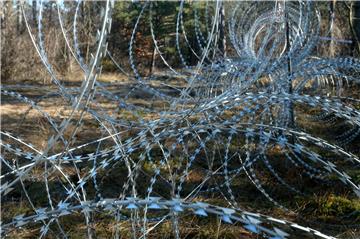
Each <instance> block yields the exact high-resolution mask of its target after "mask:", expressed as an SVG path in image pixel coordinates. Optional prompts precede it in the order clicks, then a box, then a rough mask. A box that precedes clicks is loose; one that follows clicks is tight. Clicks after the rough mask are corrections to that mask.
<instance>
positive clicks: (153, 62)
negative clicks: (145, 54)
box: [149, 46, 156, 75]
mask: <svg viewBox="0 0 360 239" xmlns="http://www.w3.org/2000/svg"><path fill="white" fill-rule="evenodd" d="M155 58H156V47H155V46H154V49H153V52H152V55H151V63H150V69H149V75H151V74H152V73H153V72H154V68H155Z"/></svg>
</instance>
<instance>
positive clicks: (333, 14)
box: [330, 0, 336, 57]
mask: <svg viewBox="0 0 360 239" xmlns="http://www.w3.org/2000/svg"><path fill="white" fill-rule="evenodd" d="M335 5H336V0H333V1H331V2H330V11H331V14H332V16H331V17H333V16H335V9H336V8H335ZM334 30H335V19H334V22H333V26H332V29H331V33H330V34H331V40H330V56H331V57H334V56H335V42H334V39H335V37H336V36H335V31H334Z"/></svg>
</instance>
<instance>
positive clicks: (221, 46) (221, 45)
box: [219, 3, 226, 57]
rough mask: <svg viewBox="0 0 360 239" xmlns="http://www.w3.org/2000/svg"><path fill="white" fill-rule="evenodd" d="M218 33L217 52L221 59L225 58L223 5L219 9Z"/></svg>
mask: <svg viewBox="0 0 360 239" xmlns="http://www.w3.org/2000/svg"><path fill="white" fill-rule="evenodd" d="M219 27H220V29H219V30H220V31H219V50H220V52H221V53H222V55H223V57H226V37H225V28H226V26H225V7H224V3H222V4H221V7H220V26H219Z"/></svg>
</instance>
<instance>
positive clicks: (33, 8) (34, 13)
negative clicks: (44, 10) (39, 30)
mask: <svg viewBox="0 0 360 239" xmlns="http://www.w3.org/2000/svg"><path fill="white" fill-rule="evenodd" d="M36 5H37V1H36V0H35V1H32V7H31V9H32V17H33V22H34V26H35V25H36V11H37V9H36V8H37V6H36Z"/></svg>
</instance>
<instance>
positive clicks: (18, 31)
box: [16, 3, 22, 35]
mask: <svg viewBox="0 0 360 239" xmlns="http://www.w3.org/2000/svg"><path fill="white" fill-rule="evenodd" d="M16 4H17V5H16V10H17V12H16V14H17V18H16V20H17V21H16V31H17V34H18V35H20V34H21V32H22V27H21V25H22V13H21V9H20V4H19V3H16Z"/></svg>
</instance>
